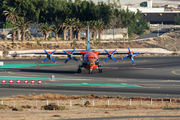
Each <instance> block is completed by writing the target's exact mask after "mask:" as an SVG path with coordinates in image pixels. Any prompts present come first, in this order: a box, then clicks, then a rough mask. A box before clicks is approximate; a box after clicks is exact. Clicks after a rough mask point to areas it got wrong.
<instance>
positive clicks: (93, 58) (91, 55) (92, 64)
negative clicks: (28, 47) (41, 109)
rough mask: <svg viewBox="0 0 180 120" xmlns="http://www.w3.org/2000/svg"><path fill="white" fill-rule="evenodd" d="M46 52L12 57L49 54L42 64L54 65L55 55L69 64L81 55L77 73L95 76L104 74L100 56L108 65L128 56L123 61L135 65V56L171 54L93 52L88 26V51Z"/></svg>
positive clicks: (129, 51)
mask: <svg viewBox="0 0 180 120" xmlns="http://www.w3.org/2000/svg"><path fill="white" fill-rule="evenodd" d="M44 51H45V52H30V53H13V54H10V55H15V56H16V55H20V54H47V57H46V58H45V59H44V60H42V63H44V62H45V61H46V60H47V59H51V60H52V61H53V62H54V63H56V61H55V60H54V59H53V58H52V55H53V54H56V55H67V57H68V58H67V59H66V60H65V63H67V62H68V61H69V60H70V59H74V60H75V61H78V59H77V58H75V57H73V55H81V58H82V64H80V65H79V66H78V69H77V72H78V73H81V69H82V68H85V69H87V70H89V74H93V70H95V69H98V72H99V73H102V68H101V64H100V59H99V55H108V57H107V58H106V59H105V60H104V61H103V62H104V63H106V62H107V61H108V60H109V59H113V60H114V61H115V62H116V63H117V62H118V61H117V60H116V59H115V58H114V57H113V55H114V54H128V55H127V56H125V57H123V58H122V59H127V58H129V59H131V61H132V63H133V65H135V62H134V58H133V56H135V55H138V54H145V53H149V54H150V53H152V54H153V53H154V54H169V53H155V52H132V51H131V50H130V47H128V51H127V52H126V51H117V49H115V50H114V51H107V50H105V49H104V51H102V50H101V51H97V50H91V48H90V41H89V26H88V39H87V46H86V50H76V49H73V50H72V51H65V50H63V51H56V50H54V51H53V52H47V51H46V49H44Z"/></svg>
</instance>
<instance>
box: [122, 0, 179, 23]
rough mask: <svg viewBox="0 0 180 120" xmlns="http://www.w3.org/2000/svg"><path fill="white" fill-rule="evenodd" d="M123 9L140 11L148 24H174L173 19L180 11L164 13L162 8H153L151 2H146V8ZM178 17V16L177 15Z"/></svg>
mask: <svg viewBox="0 0 180 120" xmlns="http://www.w3.org/2000/svg"><path fill="white" fill-rule="evenodd" d="M122 8H123V9H127V8H128V9H129V10H130V11H133V12H137V10H140V11H141V12H142V14H143V18H142V19H143V20H147V21H148V22H149V23H150V24H175V18H176V17H177V14H180V11H165V10H164V7H163V8H153V7H152V0H147V7H128V6H123V7H122ZM179 16H180V15H179Z"/></svg>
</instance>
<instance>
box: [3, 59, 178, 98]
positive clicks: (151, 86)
mask: <svg viewBox="0 0 180 120" xmlns="http://www.w3.org/2000/svg"><path fill="white" fill-rule="evenodd" d="M179 59H180V57H136V58H135V62H136V65H135V66H133V65H132V63H131V61H130V60H129V59H127V60H123V61H122V60H121V59H118V60H119V62H118V63H117V64H116V63H115V62H114V61H113V60H109V61H108V62H107V63H106V64H104V63H102V61H103V60H104V58H102V59H101V63H102V67H103V73H98V71H96V70H95V71H94V73H93V74H89V73H88V70H85V69H83V70H82V73H77V66H78V64H80V62H75V61H73V60H71V61H69V63H71V64H67V65H51V66H40V67H23V68H5V69H0V79H4V77H3V76H8V77H12V76H13V78H12V80H13V81H14V83H13V84H10V83H7V82H9V79H6V83H5V84H3V83H0V91H3V92H0V97H7V96H12V95H17V94H25V95H29V94H31V93H36V94H41V93H59V94H66V95H87V94H95V95H106V96H117V95H121V96H126V97H134V96H142V97H152V98H159V97H170V98H173V97H176V98H180V80H179V77H180V69H179V68H180V61H179ZM56 60H57V62H58V63H62V62H64V60H65V59H56ZM1 61H4V62H5V64H38V63H40V61H41V60H40V59H13V60H1ZM47 63H52V62H51V61H47ZM51 75H54V76H55V78H59V80H46V79H45V78H50V76H51ZM16 77H31V78H32V79H33V78H34V80H35V84H34V85H31V84H30V82H31V79H28V82H29V83H28V84H24V83H23V82H24V80H21V82H22V83H20V84H17V83H15V82H16V80H17V79H18V78H16ZM37 79H39V80H42V84H40V85H38V84H37ZM62 84H64V85H62ZM125 84H131V85H138V86H139V87H130V86H129V87H120V86H113V85H125ZM96 85H99V86H96ZM103 85H107V86H103Z"/></svg>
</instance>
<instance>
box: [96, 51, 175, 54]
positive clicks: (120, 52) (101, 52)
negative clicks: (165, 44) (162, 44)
mask: <svg viewBox="0 0 180 120" xmlns="http://www.w3.org/2000/svg"><path fill="white" fill-rule="evenodd" d="M107 52H108V53H113V51H109V50H107ZM107 52H105V51H99V55H107ZM131 53H138V54H172V53H171V52H144V51H140V52H138V51H133V52H131ZM113 54H114V55H118V54H119V55H120V54H129V51H118V50H117V51H116V52H114V53H113Z"/></svg>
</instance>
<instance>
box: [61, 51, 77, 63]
mask: <svg viewBox="0 0 180 120" xmlns="http://www.w3.org/2000/svg"><path fill="white" fill-rule="evenodd" d="M74 51H75V49H74V50H73V51H72V52H71V53H67V52H66V51H64V50H63V52H64V53H65V54H66V55H67V56H68V58H67V59H66V61H65V63H67V62H68V60H69V59H74V60H75V61H78V60H77V59H76V58H75V57H73V56H72V55H73V53H74Z"/></svg>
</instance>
